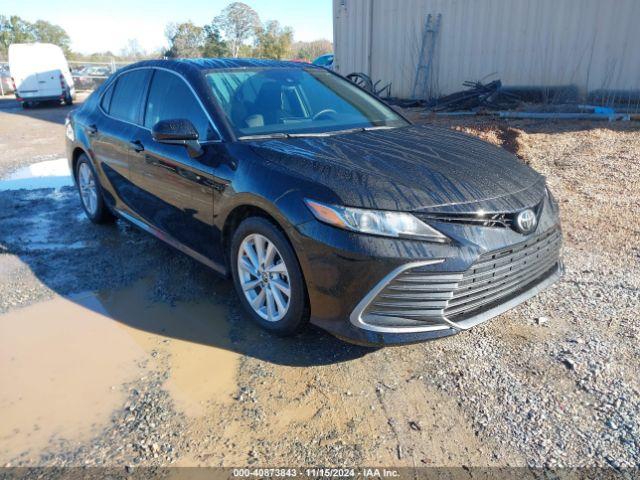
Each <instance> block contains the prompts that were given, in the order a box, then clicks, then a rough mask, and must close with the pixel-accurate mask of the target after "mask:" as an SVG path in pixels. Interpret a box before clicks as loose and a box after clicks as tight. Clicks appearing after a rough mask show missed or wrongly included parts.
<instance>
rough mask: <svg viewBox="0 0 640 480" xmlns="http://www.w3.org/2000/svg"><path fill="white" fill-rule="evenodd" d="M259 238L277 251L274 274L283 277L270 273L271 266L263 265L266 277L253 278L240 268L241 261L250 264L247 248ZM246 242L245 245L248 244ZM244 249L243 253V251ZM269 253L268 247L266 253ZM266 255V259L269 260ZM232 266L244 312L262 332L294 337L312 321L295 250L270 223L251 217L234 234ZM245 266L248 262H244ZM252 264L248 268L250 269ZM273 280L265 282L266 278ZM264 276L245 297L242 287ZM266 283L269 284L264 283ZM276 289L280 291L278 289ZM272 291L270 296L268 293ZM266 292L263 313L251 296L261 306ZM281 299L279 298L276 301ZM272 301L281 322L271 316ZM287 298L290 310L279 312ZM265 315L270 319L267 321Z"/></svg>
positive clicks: (231, 253)
mask: <svg viewBox="0 0 640 480" xmlns="http://www.w3.org/2000/svg"><path fill="white" fill-rule="evenodd" d="M260 237H262V238H264V239H266V241H267V242H270V243H271V244H273V246H274V247H275V253H272V256H273V258H274V260H273V263H272V265H273V267H272V268H271V270H273V271H276V270H277V271H279V272H280V273H268V272H267V270H269V269H268V268H264V267H267V266H268V265H269V264H265V265H262V267H263V269H262V270H263V272H264V273H257V274H255V275H254V274H251V273H249V271H248V270H247V267H242V266H240V265H239V264H240V263H241V262H242V259H243V258H244V260H248V258H249V256H248V255H246V253H245V252H246V249H245V247H247V246H249V247H250V246H251V245H252V244H251V242H257V241H258V240H259V239H260ZM245 242H246V243H245ZM241 247H242V252H241V251H240V250H241ZM266 250H268V247H265V249H264V250H263V251H266ZM253 251H254V252H257V251H258V248H254V250H253ZM267 256H268V255H267V254H265V255H264V256H263V258H264V257H267ZM229 258H230V263H231V274H232V276H233V283H234V285H235V288H236V292H237V293H238V297H239V298H240V302H241V303H242V305H243V307H244V309H245V310H246V311H247V313H248V314H249V316H250V317H251V318H252V319H253V320H254V321H255V322H256V323H257V324H258V325H260V326H261V327H262V328H264V329H265V330H269V331H271V332H273V333H276V334H278V335H282V336H286V335H293V334H294V333H296V332H298V331H300V330H301V329H302V328H303V327H304V326H305V325H306V324H307V323H308V321H309V301H308V299H307V288H306V284H305V282H304V277H303V276H302V270H301V269H300V263H299V262H298V258H297V257H296V254H295V252H294V251H293V248H292V247H291V245H290V243H289V241H288V240H287V238H286V237H285V236H284V234H283V233H282V232H281V231H280V230H279V229H278V228H277V227H276V226H275V225H274V224H273V223H271V222H270V221H269V220H267V219H265V218H261V217H249V218H247V219H246V220H244V221H243V222H242V223H241V224H240V225H239V226H238V228H237V229H236V231H235V232H234V234H233V237H232V240H231V246H230V256H229ZM280 262H283V263H284V268H285V270H286V272H287V273H286V276H285V274H283V273H281V269H282V265H281V264H280ZM245 265H246V262H245ZM252 265H253V264H248V266H249V267H251V266H252ZM265 273H266V274H267V276H268V277H269V276H270V277H271V278H268V279H267V280H264V274H265ZM261 275H262V282H261V283H260V284H259V285H258V286H256V288H255V289H250V290H248V291H247V293H245V289H244V288H243V284H245V285H247V282H250V281H255V280H253V279H254V277H255V279H259V277H260V276H261ZM265 281H266V282H267V283H265ZM287 282H288V286H289V292H290V293H289V296H288V297H287V295H286V294H285V293H284V292H285V291H286V290H285V289H282V286H283V285H284V286H286V284H287ZM276 287H277V288H276ZM268 290H271V293H269V292H268ZM261 291H265V292H266V293H265V295H264V309H258V310H259V311H258V310H256V309H255V308H254V307H252V306H251V303H250V299H249V298H248V296H255V299H254V301H257V302H258V303H260V299H259V298H258V297H260V295H261V294H260V293H259V292H261ZM277 296H278V298H279V300H278V298H276V297H277ZM269 297H271V305H272V306H273V308H274V309H275V310H276V311H277V314H278V315H280V314H282V316H281V318H276V317H277V315H273V316H271V315H270V313H269V305H268V303H269V302H268V300H269ZM287 298H288V306H287V309H286V310H285V309H282V308H279V307H281V305H282V302H283V301H286V299H287ZM265 315H267V316H269V317H270V318H271V320H270V319H269V318H265Z"/></svg>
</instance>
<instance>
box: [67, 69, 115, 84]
mask: <svg viewBox="0 0 640 480" xmlns="http://www.w3.org/2000/svg"><path fill="white" fill-rule="evenodd" d="M111 73H112V72H111V68H110V67H108V66H100V65H92V66H89V67H84V68H82V69H81V70H79V71H77V72H75V73H74V74H73V77H74V79H75V84H76V87H77V88H78V89H79V90H94V89H96V88H98V87H99V86H100V85H102V84H103V83H104V81H105V80H106V79H107V78H108V77H109V75H111Z"/></svg>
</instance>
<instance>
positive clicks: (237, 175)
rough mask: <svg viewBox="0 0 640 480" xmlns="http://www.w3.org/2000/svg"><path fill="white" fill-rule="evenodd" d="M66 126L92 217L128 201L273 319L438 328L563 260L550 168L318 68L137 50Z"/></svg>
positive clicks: (533, 285)
mask: <svg viewBox="0 0 640 480" xmlns="http://www.w3.org/2000/svg"><path fill="white" fill-rule="evenodd" d="M66 136H67V156H68V158H69V162H70V168H71V171H72V172H73V173H74V178H75V181H76V184H77V187H78V191H79V194H80V199H81V202H82V206H83V208H84V210H85V212H86V214H87V216H88V217H89V219H91V220H92V221H93V222H96V223H102V222H107V221H111V220H113V219H114V216H119V217H121V218H123V219H125V220H128V221H130V222H131V223H133V224H134V225H137V226H138V227H140V228H142V229H143V230H146V231H147V232H149V233H151V234H153V235H155V236H156V237H158V238H160V239H162V240H163V241H165V242H167V243H168V244H170V245H172V246H174V247H176V248H178V249H179V250H181V251H183V252H185V253H187V254H188V255H191V256H192V257H193V258H195V259H197V260H199V261H200V262H202V263H204V264H205V265H208V266H209V267H211V268H213V269H215V270H216V271H218V272H220V273H222V274H224V275H227V274H228V275H230V276H231V277H232V278H233V282H234V284H235V287H236V290H237V292H238V296H239V298H240V302H241V303H242V305H243V306H244V307H245V308H246V310H247V312H248V314H249V316H250V317H251V318H253V319H254V320H255V321H256V322H257V323H258V324H260V325H261V326H262V327H264V328H266V329H268V330H270V331H273V332H276V333H278V334H291V333H293V332H296V331H298V330H299V329H300V328H302V327H304V326H305V325H306V323H307V322H308V321H311V322H312V323H315V324H317V325H319V326H320V327H322V328H324V329H326V330H328V331H330V332H332V333H333V334H335V335H337V336H339V337H341V338H346V339H349V340H351V341H354V342H358V343H366V344H389V343H404V342H415V341H420V340H426V339H434V338H439V337H443V336H447V335H452V334H455V333H458V332H460V331H464V330H467V329H469V328H471V327H473V326H474V325H477V324H479V323H481V322H484V321H486V320H488V319H490V318H492V317H494V316H496V315H498V314H499V313H502V312H504V311H506V310H507V309H509V308H511V307H513V306H515V305H517V304H519V303H521V302H523V301H524V300H526V299H528V298H529V297H531V296H532V295H535V294H536V293H537V292H539V291H540V290H542V289H543V288H545V287H547V286H549V285H550V284H552V283H553V282H555V281H556V280H557V279H558V278H559V277H560V275H561V273H562V271H563V267H562V261H561V258H560V246H561V231H560V222H559V216H558V206H557V204H556V202H555V200H554V198H553V196H552V195H551V193H550V192H549V190H548V189H547V186H546V183H545V179H544V177H543V176H542V175H540V174H538V173H536V172H535V171H534V170H533V169H531V168H530V167H528V166H527V165H525V164H524V163H522V162H520V160H518V158H516V157H515V156H514V155H513V154H511V153H509V152H507V151H505V150H503V149H501V148H498V147H496V146H493V145H490V144H488V143H485V142H483V141H481V140H479V139H477V138H475V137H472V136H469V135H465V134H462V133H458V132H454V131H451V130H448V129H443V128H438V127H434V126H414V125H412V124H411V123H410V122H409V121H408V120H406V119H405V118H403V117H402V116H401V115H400V114H398V113H397V112H395V111H394V110H392V109H391V108H389V107H388V106H387V105H386V104H384V103H383V102H381V101H380V100H378V99H377V98H376V97H375V96H373V95H371V94H370V93H368V92H366V91H364V90H362V89H360V88H359V87H357V86H356V85H354V84H353V83H351V82H350V81H348V80H346V79H344V78H343V77H341V76H339V75H337V74H335V73H334V72H331V71H329V70H327V69H325V68H321V67H317V66H314V65H310V64H301V63H295V62H275V61H268V60H241V59H188V60H178V61H176V60H171V61H158V60H156V61H146V62H139V63H136V64H133V65H130V66H128V67H125V68H123V69H121V70H119V71H118V72H116V74H114V75H113V76H112V77H110V78H109V80H107V82H106V83H105V84H104V85H102V86H101V87H100V88H99V89H98V90H97V91H96V92H94V93H93V94H92V95H91V96H90V97H89V98H88V99H87V100H86V101H85V102H84V104H83V105H82V106H81V107H80V108H79V109H76V110H74V111H73V112H71V113H70V114H69V116H68V119H67V125H66Z"/></svg>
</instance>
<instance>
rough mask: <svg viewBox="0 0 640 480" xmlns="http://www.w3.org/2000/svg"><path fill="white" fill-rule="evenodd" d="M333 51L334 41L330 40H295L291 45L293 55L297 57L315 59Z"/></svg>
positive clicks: (308, 59)
mask: <svg viewBox="0 0 640 480" xmlns="http://www.w3.org/2000/svg"><path fill="white" fill-rule="evenodd" d="M331 52H333V43H331V42H330V41H329V40H313V41H312V42H295V43H294V44H293V45H292V46H291V55H292V57H293V58H295V59H300V60H307V61H309V62H311V61H313V60H315V59H316V58H318V57H319V56H320V55H324V54H326V53H331Z"/></svg>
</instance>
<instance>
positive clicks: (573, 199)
mask: <svg viewBox="0 0 640 480" xmlns="http://www.w3.org/2000/svg"><path fill="white" fill-rule="evenodd" d="M0 110H1V109H0ZM61 111H62V109H60V111H59V112H57V113H56V112H53V113H52V112H51V111H49V110H47V111H46V112H37V113H36V114H34V117H35V118H31V117H29V116H23V115H21V116H20V121H21V122H24V123H25V125H26V126H29V128H31V127H33V128H34V129H37V128H40V122H48V129H47V130H48V131H49V134H50V135H59V136H60V137H62V135H63V131H62V129H63V127H62V124H61V123H60V122H57V121H50V120H49V121H46V120H42V119H41V118H40V117H42V116H48V117H51V118H54V117H55V116H56V115H57V116H58V117H60V116H61ZM58 117H55V118H58ZM14 121H15V114H14V113H6V112H5V111H0V143H2V144H3V146H6V148H8V149H9V150H11V149H13V147H14V146H15V147H16V149H23V150H21V151H22V153H21V154H18V153H16V154H11V155H10V156H9V159H8V160H6V161H5V159H0V173H2V172H7V171H11V170H12V169H13V168H15V167H16V166H19V165H26V164H29V163H33V162H34V161H37V160H38V157H37V156H38V155H52V156H55V155H59V154H60V149H59V145H58V143H59V141H58V140H56V141H55V142H53V143H52V144H51V146H50V147H48V148H49V151H47V148H45V147H42V149H43V150H41V151H40V150H39V151H38V153H36V154H35V155H34V154H33V151H32V150H30V147H28V145H27V144H28V142H29V141H31V140H28V139H32V135H35V134H32V133H29V132H31V130H29V129H26V130H25V133H24V135H23V134H20V135H21V136H19V138H17V137H16V135H14V134H7V133H6V132H8V129H7V128H6V127H7V126H8V125H11V124H12V122H14ZM427 121H428V120H427ZM438 123H441V124H443V125H446V126H449V127H451V128H456V129H459V130H464V131H467V132H469V133H473V134H476V135H479V136H480V137H481V138H484V139H485V140H487V141H491V142H494V143H497V144H500V145H503V146H504V147H505V148H507V149H509V150H511V151H513V152H515V153H516V154H517V155H518V156H519V157H520V158H521V159H522V160H523V161H525V162H527V163H529V164H530V165H531V166H533V167H534V168H536V169H537V170H538V171H540V172H542V173H543V174H545V175H546V176H547V178H548V181H549V184H550V186H551V189H552V191H553V193H554V195H555V196H556V197H557V199H558V200H559V202H560V205H561V214H562V221H563V229H564V236H565V243H564V261H565V264H566V269H567V272H566V275H565V277H564V278H563V279H562V281H560V282H559V283H558V284H557V285H555V286H554V287H553V288H551V289H549V290H547V291H545V292H543V293H542V294H540V295H538V296H537V297H535V298H533V299H531V300H529V301H528V302H526V303H525V304H524V305H521V306H519V307H517V308H516V309H514V310H511V311H510V312H508V313H506V314H504V315H501V316H500V317H498V318H496V319H494V320H492V321H491V322H488V323H486V324H483V325H481V326H478V327H477V328H475V329H474V330H473V331H471V332H467V333H463V334H460V335H456V336H454V337H450V338H446V339H442V340H439V341H437V342H430V343H423V344H418V345H411V346H404V347H394V348H385V349H377V350H373V349H364V348H360V347H355V346H351V345H347V344H344V343H342V342H340V341H338V340H336V339H334V338H332V337H330V336H329V335H327V334H324V333H323V332H320V331H318V330H317V329H313V328H311V329H309V330H308V331H306V332H304V333H303V334H301V335H300V336H298V337H295V338H293V339H281V338H274V337H272V336H270V335H269V334H267V333H264V332H261V331H259V330H258V329H256V328H254V327H253V326H252V325H251V324H249V323H248V321H247V319H246V318H244V315H243V313H242V311H241V310H239V308H238V306H237V300H236V299H235V297H234V294H233V292H232V288H231V285H230V284H229V282H227V281H225V280H222V279H219V278H218V277H217V276H216V275H215V274H213V273H212V272H209V271H208V270H207V269H206V268H204V267H201V266H200V265H198V264H197V263H196V262H194V261H192V260H190V259H188V258H186V257H184V256H182V255H180V254H178V253H175V252H173V251H172V250H171V249H169V248H168V247H165V246H163V245H162V244H161V243H160V242H158V241H156V240H155V239H152V238H150V237H148V236H147V235H145V234H143V233H140V232H138V231H137V230H135V229H133V228H131V227H129V226H126V225H124V224H122V223H121V222H119V223H118V224H117V226H115V227H113V226H112V227H96V226H93V225H91V224H90V223H89V222H87V221H85V220H81V218H82V217H81V215H80V214H81V210H80V206H79V203H78V199H77V196H76V194H75V192H74V191H73V190H72V189H71V188H63V189H62V190H59V191H53V190H39V191H31V192H29V191H20V192H0V311H1V312H5V311H12V310H14V309H16V308H20V307H24V306H25V305H28V304H31V303H34V302H40V301H43V300H45V299H46V298H49V297H51V296H54V295H67V294H70V293H74V292H79V291H87V290H105V289H106V290H114V291H117V290H118V289H122V288H123V287H125V288H126V287H129V286H131V285H134V284H135V283H136V282H138V281H140V280H141V279H151V281H150V283H149V287H148V292H147V294H148V296H149V298H152V299H153V300H154V301H155V302H157V303H159V304H167V305H174V304H177V303H179V302H185V301H186V302H197V301H199V300H201V299H203V298H206V299H211V298H214V299H215V301H216V303H217V304H219V305H221V306H222V307H223V310H222V311H223V312H224V313H223V314H221V315H222V316H223V317H224V322H225V324H227V325H228V327H229V332H228V335H227V337H228V338H226V339H225V342H228V344H227V343H224V342H221V343H220V344H221V345H222V344H224V345H227V346H226V347H225V348H227V349H229V350H232V351H234V352H235V353H237V354H238V356H239V363H238V366H237V371H236V376H235V386H234V388H233V392H232V393H230V395H229V398H226V399H224V401H221V400H215V401H213V400H212V401H210V402H205V405H204V406H203V410H202V412H200V413H199V414H197V415H191V414H187V413H185V412H184V411H182V410H181V408H180V407H179V404H178V403H177V402H176V401H175V399H174V398H172V396H171V394H170V393H169V392H168V391H167V390H166V388H165V382H166V380H167V379H171V378H172V377H173V376H174V374H175V372H174V371H173V370H172V369H173V368H176V366H175V365H174V364H172V363H171V362H170V361H169V360H170V358H169V355H170V354H169V351H168V349H167V348H165V347H164V346H163V344H162V342H161V341H160V340H159V341H158V345H157V346H154V348H153V350H149V351H148V352H147V355H148V359H147V360H148V361H147V360H145V361H142V362H141V364H140V365H139V367H140V368H141V369H142V370H143V371H144V372H145V373H144V375H142V376H140V377H139V378H138V380H136V381H134V382H133V383H126V384H123V385H118V386H117V388H119V389H121V390H122V392H123V393H124V394H125V397H126V401H125V402H123V404H122V405H121V407H120V408H119V409H117V410H116V411H115V412H114V413H113V415H112V417H111V420H110V422H108V423H107V424H104V425H101V426H99V428H98V430H97V433H96V435H95V438H93V440H91V441H90V442H86V441H83V442H79V441H76V440H75V439H69V438H56V439H55V441H52V443H51V444H50V447H49V448H48V449H46V451H26V452H23V454H22V455H20V456H19V457H17V458H0V462H2V463H8V464H10V465H32V466H33V465H56V466H65V465H85V464H86V465H118V466H124V465H164V464H170V463H171V462H174V464H176V465H225V466H230V465H261V466H267V465H276V464H277V465H357V464H375V465H395V466H454V465H456V466H460V465H464V466H524V465H529V466H549V467H551V466H554V467H561V466H568V467H580V466H589V467H596V466H603V467H614V468H624V467H639V466H640V460H639V459H640V419H639V416H638V412H639V411H640V400H639V399H640V392H639V391H640V381H639V380H638V376H637V367H638V358H640V356H639V353H640V352H639V349H640V346H639V343H638V341H637V339H638V334H639V333H640V332H639V331H638V330H639V329H640V324H639V322H638V312H639V311H640V262H639V258H640V241H639V240H640V227H638V224H637V221H636V219H635V215H634V213H635V212H636V211H637V210H638V207H640V197H639V196H640V185H639V184H640V164H639V163H638V161H637V159H638V158H640V128H638V127H637V126H636V125H621V124H618V125H612V124H606V123H594V124H590V123H570V124H568V123H562V124H553V123H526V122H521V123H508V124H507V123H496V122H491V121H486V120H482V119H465V120H463V121H459V120H453V121H450V120H441V119H439V120H438ZM25 128H26V127H25ZM25 139H27V140H25ZM56 142H58V143H56ZM38 148H40V147H38ZM88 264H89V265H90V268H87V265H88ZM214 343H215V342H214ZM154 345H155V344H154ZM211 348H214V347H211ZM172 365H173V366H172ZM96 374H99V372H96ZM3 441H6V440H5V439H0V444H1V443H2V442H3Z"/></svg>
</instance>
